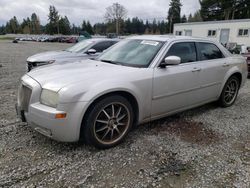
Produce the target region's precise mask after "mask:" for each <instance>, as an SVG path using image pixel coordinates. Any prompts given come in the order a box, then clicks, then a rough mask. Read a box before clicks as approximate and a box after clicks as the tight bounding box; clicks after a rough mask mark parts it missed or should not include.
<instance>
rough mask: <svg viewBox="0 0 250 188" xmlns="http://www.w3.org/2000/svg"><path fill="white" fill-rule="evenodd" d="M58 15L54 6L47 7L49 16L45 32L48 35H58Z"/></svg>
mask: <svg viewBox="0 0 250 188" xmlns="http://www.w3.org/2000/svg"><path fill="white" fill-rule="evenodd" d="M59 18H60V16H59V14H58V11H57V10H56V8H55V7H54V6H52V5H51V6H50V7H49V15H48V20H49V23H48V24H47V29H46V30H47V32H48V33H49V34H55V33H57V34H59V32H60V31H59Z"/></svg>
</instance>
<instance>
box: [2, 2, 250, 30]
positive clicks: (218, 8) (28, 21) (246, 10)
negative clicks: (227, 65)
mask: <svg viewBox="0 0 250 188" xmlns="http://www.w3.org/2000/svg"><path fill="white" fill-rule="evenodd" d="M199 2H200V5H201V8H200V10H197V11H196V12H195V13H194V14H190V15H181V8H182V4H181V2H180V0H171V1H170V4H169V10H168V12H167V17H166V19H164V20H156V19H153V21H149V20H142V19H140V18H138V17H133V18H127V12H128V11H127V9H126V8H125V7H124V6H123V5H121V4H119V3H114V4H112V5H111V6H109V7H107V8H106V13H105V15H104V19H105V22H103V23H96V24H94V25H92V24H91V23H90V22H89V21H88V20H83V21H82V24H81V25H75V24H71V23H70V21H69V19H68V18H67V16H62V15H60V14H59V12H58V10H57V9H56V7H55V6H50V7H49V14H48V23H47V24H46V25H41V23H40V19H39V17H38V15H37V14H36V13H32V14H31V16H30V17H28V18H25V19H23V20H22V22H21V23H19V21H18V19H17V17H16V16H14V17H13V18H11V19H10V20H9V21H8V22H7V23H6V24H5V25H2V26H0V33H23V34H42V33H43V34H64V35H70V34H79V33H81V32H83V31H87V32H88V33H89V34H101V35H105V34H107V33H115V32H116V33H119V34H122V35H128V34H166V33H172V32H173V25H174V24H175V23H185V22H199V21H217V20H230V19H244V18H250V1H249V0H200V1H199ZM163 16H164V15H163Z"/></svg>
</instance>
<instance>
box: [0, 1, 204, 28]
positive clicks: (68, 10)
mask: <svg viewBox="0 0 250 188" xmlns="http://www.w3.org/2000/svg"><path fill="white" fill-rule="evenodd" d="M115 2H118V3H120V4H122V5H123V6H124V7H125V8H126V9H127V10H128V16H127V17H135V16H137V17H139V18H141V19H143V20H146V19H148V20H149V21H152V20H153V19H154V18H156V19H157V20H162V19H164V18H166V16H167V12H168V8H169V2H170V0H0V24H5V23H6V21H8V20H9V19H10V18H12V17H13V16H16V17H17V19H18V20H19V21H22V19H23V18H26V17H30V15H31V14H32V13H33V12H35V13H36V14H37V15H38V16H39V18H40V20H41V23H42V24H45V23H47V19H48V10H49V5H54V6H55V7H56V9H57V10H58V11H59V14H60V15H62V16H64V15H66V16H67V17H68V18H69V20H70V22H71V23H75V24H76V25H79V24H80V23H81V22H82V20H83V19H85V20H89V21H90V22H91V23H92V24H94V23H96V22H103V21H104V18H103V15H104V14H105V8H106V7H108V6H110V5H112V4H113V3H115ZM181 3H182V5H183V6H182V12H181V14H182V15H183V14H186V15H189V14H190V13H194V12H195V11H196V10H198V9H199V7H200V5H199V0H181Z"/></svg>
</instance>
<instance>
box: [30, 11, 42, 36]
mask: <svg viewBox="0 0 250 188" xmlns="http://www.w3.org/2000/svg"><path fill="white" fill-rule="evenodd" d="M31 33H32V34H39V33H40V20H39V18H38V16H37V15H36V13H32V15H31Z"/></svg>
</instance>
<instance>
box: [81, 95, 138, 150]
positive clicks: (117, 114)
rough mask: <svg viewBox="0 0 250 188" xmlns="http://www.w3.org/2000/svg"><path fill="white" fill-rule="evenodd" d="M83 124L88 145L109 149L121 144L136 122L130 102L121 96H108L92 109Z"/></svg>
mask: <svg viewBox="0 0 250 188" xmlns="http://www.w3.org/2000/svg"><path fill="white" fill-rule="evenodd" d="M85 117H86V118H84V121H83V124H82V135H83V138H84V141H85V142H86V143H87V144H90V145H93V146H95V147H96V148H99V149H107V148H111V147H114V146H116V145H118V144H120V143H121V142H122V141H123V140H124V138H125V137H126V135H127V134H128V132H129V130H130V129H131V127H132V124H133V121H134V114H133V109H132V106H131V104H130V102H129V101H128V100H127V99H126V98H124V97H122V96H119V95H112V96H108V97H106V98H104V99H101V100H100V101H98V102H97V103H95V104H94V105H92V106H91V107H90V110H89V111H88V112H87V114H86V116H85Z"/></svg>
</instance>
